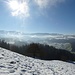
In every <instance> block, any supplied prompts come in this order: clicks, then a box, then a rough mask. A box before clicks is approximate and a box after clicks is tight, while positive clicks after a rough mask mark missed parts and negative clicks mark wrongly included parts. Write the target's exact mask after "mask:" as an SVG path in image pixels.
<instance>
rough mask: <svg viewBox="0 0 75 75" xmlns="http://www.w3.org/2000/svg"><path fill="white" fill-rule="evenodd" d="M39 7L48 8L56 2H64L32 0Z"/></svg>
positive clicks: (62, 0)
mask: <svg viewBox="0 0 75 75" xmlns="http://www.w3.org/2000/svg"><path fill="white" fill-rule="evenodd" d="M34 1H35V3H36V4H37V5H38V7H39V8H42V9H44V8H48V7H52V6H56V5H57V4H58V3H61V2H64V1H65V0H34Z"/></svg>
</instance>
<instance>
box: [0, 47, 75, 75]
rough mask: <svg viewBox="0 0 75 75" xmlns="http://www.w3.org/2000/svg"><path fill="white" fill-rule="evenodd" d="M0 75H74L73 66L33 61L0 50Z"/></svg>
mask: <svg viewBox="0 0 75 75" xmlns="http://www.w3.org/2000/svg"><path fill="white" fill-rule="evenodd" d="M0 75H75V64H74V63H68V62H63V61H58V60H52V61H44V60H39V59H34V58H30V57H26V56H23V55H20V54H18V53H15V52H11V51H9V50H6V49H3V48H0Z"/></svg>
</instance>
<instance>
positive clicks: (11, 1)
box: [0, 0, 75, 34]
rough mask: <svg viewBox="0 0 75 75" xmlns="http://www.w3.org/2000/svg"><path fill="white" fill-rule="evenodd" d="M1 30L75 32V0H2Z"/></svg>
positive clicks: (0, 3) (0, 6)
mask: <svg viewBox="0 0 75 75" xmlns="http://www.w3.org/2000/svg"><path fill="white" fill-rule="evenodd" d="M0 30H8V31H20V32H25V33H61V34H75V0H0Z"/></svg>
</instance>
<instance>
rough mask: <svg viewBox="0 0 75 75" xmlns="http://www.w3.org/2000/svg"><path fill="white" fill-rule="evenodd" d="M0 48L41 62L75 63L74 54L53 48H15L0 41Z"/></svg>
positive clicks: (47, 46) (32, 45) (34, 44)
mask: <svg viewBox="0 0 75 75" xmlns="http://www.w3.org/2000/svg"><path fill="white" fill-rule="evenodd" d="M0 47H2V48H5V49H8V50H11V51H14V52H17V53H20V54H22V55H25V56H29V57H33V58H37V59H42V60H63V61H68V60H71V61H75V54H74V53H71V52H70V51H67V50H63V49H56V48H55V47H53V46H49V45H44V44H39V43H31V44H27V45H23V46H16V45H12V44H9V43H7V42H5V41H4V40H0Z"/></svg>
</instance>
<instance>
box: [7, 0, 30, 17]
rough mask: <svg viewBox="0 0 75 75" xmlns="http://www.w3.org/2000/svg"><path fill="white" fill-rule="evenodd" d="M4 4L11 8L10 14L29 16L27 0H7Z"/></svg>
mask: <svg viewBox="0 0 75 75" xmlns="http://www.w3.org/2000/svg"><path fill="white" fill-rule="evenodd" d="M6 4H7V5H8V7H9V8H10V10H11V15H12V16H18V17H29V16H30V14H29V5H28V1H27V0H7V1H6Z"/></svg>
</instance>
